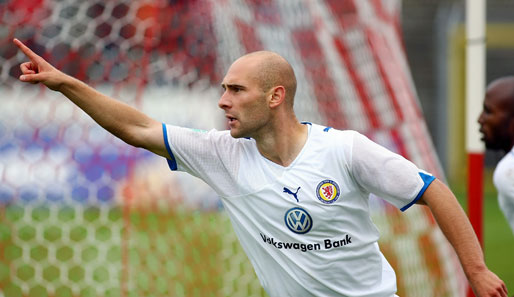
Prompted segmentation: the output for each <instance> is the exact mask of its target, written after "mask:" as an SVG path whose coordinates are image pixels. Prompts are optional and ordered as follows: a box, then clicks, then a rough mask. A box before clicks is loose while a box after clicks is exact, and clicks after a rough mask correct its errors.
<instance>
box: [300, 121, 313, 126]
mask: <svg viewBox="0 0 514 297" xmlns="http://www.w3.org/2000/svg"><path fill="white" fill-rule="evenodd" d="M300 124H303V125H311V126H312V123H311V122H300Z"/></svg>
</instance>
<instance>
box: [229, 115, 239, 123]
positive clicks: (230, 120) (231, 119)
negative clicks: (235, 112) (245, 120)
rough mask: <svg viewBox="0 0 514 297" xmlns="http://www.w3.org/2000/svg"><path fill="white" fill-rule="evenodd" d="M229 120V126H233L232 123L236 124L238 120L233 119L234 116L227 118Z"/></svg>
mask: <svg viewBox="0 0 514 297" xmlns="http://www.w3.org/2000/svg"><path fill="white" fill-rule="evenodd" d="M227 119H228V123H229V124H232V123H234V122H235V121H237V119H236V118H234V117H232V116H227Z"/></svg>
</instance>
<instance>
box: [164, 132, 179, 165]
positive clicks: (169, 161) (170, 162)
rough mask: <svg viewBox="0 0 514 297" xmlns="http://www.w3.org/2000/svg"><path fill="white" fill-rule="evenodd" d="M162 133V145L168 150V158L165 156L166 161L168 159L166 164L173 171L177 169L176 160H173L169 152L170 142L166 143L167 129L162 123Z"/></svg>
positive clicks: (173, 157)
mask: <svg viewBox="0 0 514 297" xmlns="http://www.w3.org/2000/svg"><path fill="white" fill-rule="evenodd" d="M162 135H164V145H165V146H166V150H167V151H168V155H170V158H171V160H170V159H168V158H166V161H168V166H169V167H170V169H171V170H173V171H175V170H177V168H178V167H177V161H176V160H175V156H174V155H173V153H172V152H171V148H170V144H169V143H168V131H167V130H166V125H165V124H164V123H162Z"/></svg>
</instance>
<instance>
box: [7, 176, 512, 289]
mask: <svg viewBox="0 0 514 297" xmlns="http://www.w3.org/2000/svg"><path fill="white" fill-rule="evenodd" d="M490 175H491V173H490V172H488V173H487V174H486V176H485V181H486V182H485V201H484V206H485V214H484V218H485V223H484V238H485V243H484V245H485V257H486V262H487V264H488V266H489V268H490V269H491V270H493V271H494V272H495V273H497V274H498V275H499V276H500V278H502V279H503V280H504V281H505V283H506V284H507V287H508V288H509V290H510V294H511V295H512V294H513V293H514V269H513V268H512V267H513V264H514V260H513V259H514V257H512V256H511V253H512V250H513V249H514V235H513V234H512V232H511V230H510V228H509V226H508V224H507V222H506V220H505V218H504V216H503V214H502V213H501V211H500V209H499V207H498V203H497V199H496V191H495V189H494V186H493V185H492V182H491V176H490ZM451 188H452V190H453V191H454V193H455V194H456V195H457V197H458V198H459V200H460V201H461V203H462V205H463V207H464V209H466V208H467V205H466V191H465V186H464V185H463V184H462V183H459V184H456V185H451ZM29 209H30V207H25V208H23V207H21V206H15V205H12V206H10V207H8V208H5V209H3V211H0V296H2V294H1V292H2V291H3V293H5V294H6V295H5V296H13V297H16V296H19V297H24V296H43V297H45V296H46V297H51V296H62V297H67V296H69V297H72V296H74V294H73V291H75V292H77V293H79V294H80V296H85V297H87V296H91V297H92V296H120V295H121V294H120V293H121V288H119V281H120V278H123V277H124V276H123V273H122V271H123V268H122V263H121V262H122V261H121V260H122V258H123V256H122V255H123V253H122V250H121V246H122V239H123V233H122V232H121V231H122V230H123V228H124V224H123V219H122V216H123V213H122V210H121V209H119V208H112V209H108V210H105V211H104V210H100V209H98V208H95V207H91V208H85V209H83V211H82V212H80V213H79V212H77V211H75V210H73V209H72V208H66V207H63V208H59V209H58V210H55V209H52V208H48V207H44V206H43V207H34V208H32V209H31V210H29ZM52 213H53V214H52ZM130 222H131V228H130V236H131V238H132V240H131V241H132V244H131V246H132V248H130V250H129V257H128V258H127V259H126V261H127V262H126V263H125V265H129V266H130V267H131V269H130V271H132V273H131V274H130V278H131V280H132V281H130V282H131V283H132V284H133V285H132V286H131V288H130V290H129V291H130V292H131V293H134V294H129V295H130V297H132V296H138V295H145V296H160V295H162V294H164V295H167V294H169V293H173V295H174V296H219V295H223V296H235V295H237V294H235V292H240V291H244V290H246V289H245V288H250V287H252V288H253V287H255V286H257V287H259V285H258V282H256V280H254V278H255V277H254V275H253V273H251V268H249V267H247V268H242V267H239V265H243V263H246V262H245V261H243V260H245V259H243V258H242V259H241V262H240V264H237V265H236V266H238V267H232V270H233V272H231V273H230V275H231V276H232V277H234V279H241V277H240V276H241V275H247V276H248V278H249V280H247V281H240V283H241V284H240V285H241V286H240V287H237V288H236V287H234V288H232V285H230V286H228V287H227V286H226V284H224V281H223V279H222V278H221V277H220V271H219V270H220V269H222V270H227V269H229V268H230V267H231V265H232V264H230V263H226V262H225V260H224V259H222V258H219V255H225V256H223V257H232V256H233V255H234V254H236V252H235V250H236V249H239V247H238V245H237V244H235V243H236V240H235V239H234V241H233V242H234V247H233V248H232V249H231V250H230V251H229V253H228V254H226V252H224V253H221V252H219V251H220V250H221V249H222V247H221V242H220V240H219V238H221V235H220V232H223V231H221V230H228V229H230V226H229V222H228V220H226V219H223V218H222V217H221V216H220V215H219V213H210V214H207V215H205V214H204V215H198V214H195V213H188V212H186V213H160V212H157V213H152V214H145V213H135V214H134V215H132V216H131V217H130ZM220 226H224V227H223V228H220ZM179 231H180V232H179ZM12 232H16V236H14V237H12ZM206 234H211V235H212V237H209V236H206ZM166 238H167V239H168V240H165V239H166ZM13 239H15V242H14V241H12V240H13ZM177 243H182V244H177ZM192 247H194V248H192ZM24 249H28V250H26V251H23V250H24ZM237 254H242V253H241V252H239V253H237ZM23 255H25V256H23ZM139 255H145V256H146V257H145V259H143V258H140V257H139ZM172 256H174V257H175V258H173V257H172ZM211 262H212V263H211ZM34 264H36V265H34ZM163 267H164V268H163ZM209 267H210V268H209ZM11 269H14V270H13V271H12V272H14V275H15V278H16V279H17V280H16V281H14V282H13V280H12V279H11V278H10V275H12V274H11V273H10V272H9V271H10V270H11ZM39 270H41V271H40V272H42V274H41V273H39V275H42V279H39V278H37V277H36V275H38V271H39ZM232 270H231V271H232ZM142 271H145V273H140V272H142ZM132 278H134V279H132ZM62 279H64V280H66V281H65V282H64V283H63V284H60V283H61V281H60V280H62ZM127 280H128V279H127ZM170 282H175V283H177V284H180V287H176V286H175V287H172V288H170V287H169V286H170ZM21 283H26V284H27V286H28V287H29V288H30V289H29V290H28V291H29V292H28V293H29V294H28V295H25V294H23V293H22V287H21V286H19V285H16V284H21ZM229 283H230V282H229ZM45 284H46V285H45ZM48 284H53V285H51V287H53V288H54V289H52V290H53V291H54V292H55V295H54V294H48V293H47V292H46V291H45V289H44V288H45V287H46V286H47V285H48ZM76 284H80V285H79V286H78V287H77V285H76ZM234 284H235V283H234ZM99 285H101V286H102V287H105V289H103V290H101V291H98V288H96V287H98V286H99ZM233 286H235V285H233ZM227 288H228V289H227ZM169 290H171V291H169ZM226 290H229V291H226ZM254 291H255V290H254ZM261 291H262V290H261ZM186 292H187V293H186ZM154 293H155V294H154ZM261 293H262V294H261V295H262V296H264V293H263V292H261ZM238 296H245V294H244V293H241V294H239V295H238Z"/></svg>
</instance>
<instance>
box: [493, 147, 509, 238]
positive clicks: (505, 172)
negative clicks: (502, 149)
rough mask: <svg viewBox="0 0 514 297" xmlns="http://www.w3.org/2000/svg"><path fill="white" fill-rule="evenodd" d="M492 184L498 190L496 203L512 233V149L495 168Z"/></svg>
mask: <svg viewBox="0 0 514 297" xmlns="http://www.w3.org/2000/svg"><path fill="white" fill-rule="evenodd" d="M493 182H494V185H495V186H496V189H497V190H498V203H499V204H500V209H501V210H502V212H503V214H504V215H505V218H507V221H509V225H510V228H511V229H512V232H514V148H512V150H511V151H510V152H509V153H508V154H506V155H505V156H504V157H503V158H502V159H501V161H500V162H499V163H498V165H497V166H496V169H495V170H494V174H493Z"/></svg>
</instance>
